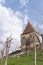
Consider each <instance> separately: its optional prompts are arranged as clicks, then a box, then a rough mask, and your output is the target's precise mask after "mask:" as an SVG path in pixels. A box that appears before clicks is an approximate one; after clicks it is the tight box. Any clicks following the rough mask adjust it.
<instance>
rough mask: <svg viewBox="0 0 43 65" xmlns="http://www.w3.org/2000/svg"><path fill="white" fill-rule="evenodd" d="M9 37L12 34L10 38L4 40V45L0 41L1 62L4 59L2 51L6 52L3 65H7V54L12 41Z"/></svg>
mask: <svg viewBox="0 0 43 65" xmlns="http://www.w3.org/2000/svg"><path fill="white" fill-rule="evenodd" d="M11 35H12V34H10V36H9V37H8V38H7V39H6V41H5V44H4V43H3V42H2V41H0V43H1V44H3V45H4V48H3V50H1V54H2V60H3V57H4V51H5V52H6V53H5V64H4V65H7V60H8V53H9V49H10V45H11V41H12V40H13V38H12V37H11Z"/></svg>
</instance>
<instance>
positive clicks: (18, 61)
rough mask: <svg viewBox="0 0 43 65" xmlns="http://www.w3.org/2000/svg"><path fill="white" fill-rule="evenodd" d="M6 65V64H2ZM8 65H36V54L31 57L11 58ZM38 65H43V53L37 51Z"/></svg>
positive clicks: (2, 64) (32, 53)
mask: <svg viewBox="0 0 43 65" xmlns="http://www.w3.org/2000/svg"><path fill="white" fill-rule="evenodd" d="M0 65H4V62H2V63H0ZM8 65H34V52H33V51H32V52H31V53H30V54H29V55H27V56H26V55H21V56H20V57H19V58H9V59H8ZM37 65H43V52H42V53H41V54H40V51H37Z"/></svg>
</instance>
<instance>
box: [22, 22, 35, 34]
mask: <svg viewBox="0 0 43 65" xmlns="http://www.w3.org/2000/svg"><path fill="white" fill-rule="evenodd" d="M33 31H35V30H34V28H33V26H32V25H31V24H30V22H28V24H27V26H26V28H25V29H24V31H23V33H22V34H27V33H30V32H33Z"/></svg>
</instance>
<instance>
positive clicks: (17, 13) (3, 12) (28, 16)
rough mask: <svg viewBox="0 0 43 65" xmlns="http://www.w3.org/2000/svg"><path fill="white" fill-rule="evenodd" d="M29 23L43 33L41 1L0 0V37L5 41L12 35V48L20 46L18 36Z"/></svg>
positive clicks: (42, 6) (42, 7) (42, 2)
mask: <svg viewBox="0 0 43 65" xmlns="http://www.w3.org/2000/svg"><path fill="white" fill-rule="evenodd" d="M28 20H29V22H30V23H31V24H32V25H33V27H34V28H35V29H36V30H37V31H38V32H39V33H43V0H0V37H1V40H3V41H5V40H6V38H7V37H8V36H9V35H10V34H11V33H13V37H14V39H16V41H15V40H14V41H13V43H14V42H15V44H14V46H13V45H12V47H14V48H13V49H12V50H14V49H15V47H18V46H20V45H21V44H20V34H21V33H22V32H23V30H24V28H25V26H26V24H27V23H28Z"/></svg>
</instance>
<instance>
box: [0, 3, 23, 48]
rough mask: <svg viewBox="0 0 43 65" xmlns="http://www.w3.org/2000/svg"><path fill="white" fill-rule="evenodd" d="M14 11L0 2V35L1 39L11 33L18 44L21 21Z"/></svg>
mask: <svg viewBox="0 0 43 65" xmlns="http://www.w3.org/2000/svg"><path fill="white" fill-rule="evenodd" d="M15 13H16V12H15ZM15 13H13V10H11V9H9V8H6V7H4V6H2V5H1V4H0V36H1V38H2V39H3V40H6V38H7V37H8V36H9V35H10V34H11V33H13V37H14V38H15V39H16V40H17V41H18V46H20V34H21V33H22V30H23V28H22V27H23V22H22V20H21V19H20V18H19V17H18V16H16V15H15ZM17 15H19V14H17ZM13 45H14V44H13ZM14 47H15V46H14Z"/></svg>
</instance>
